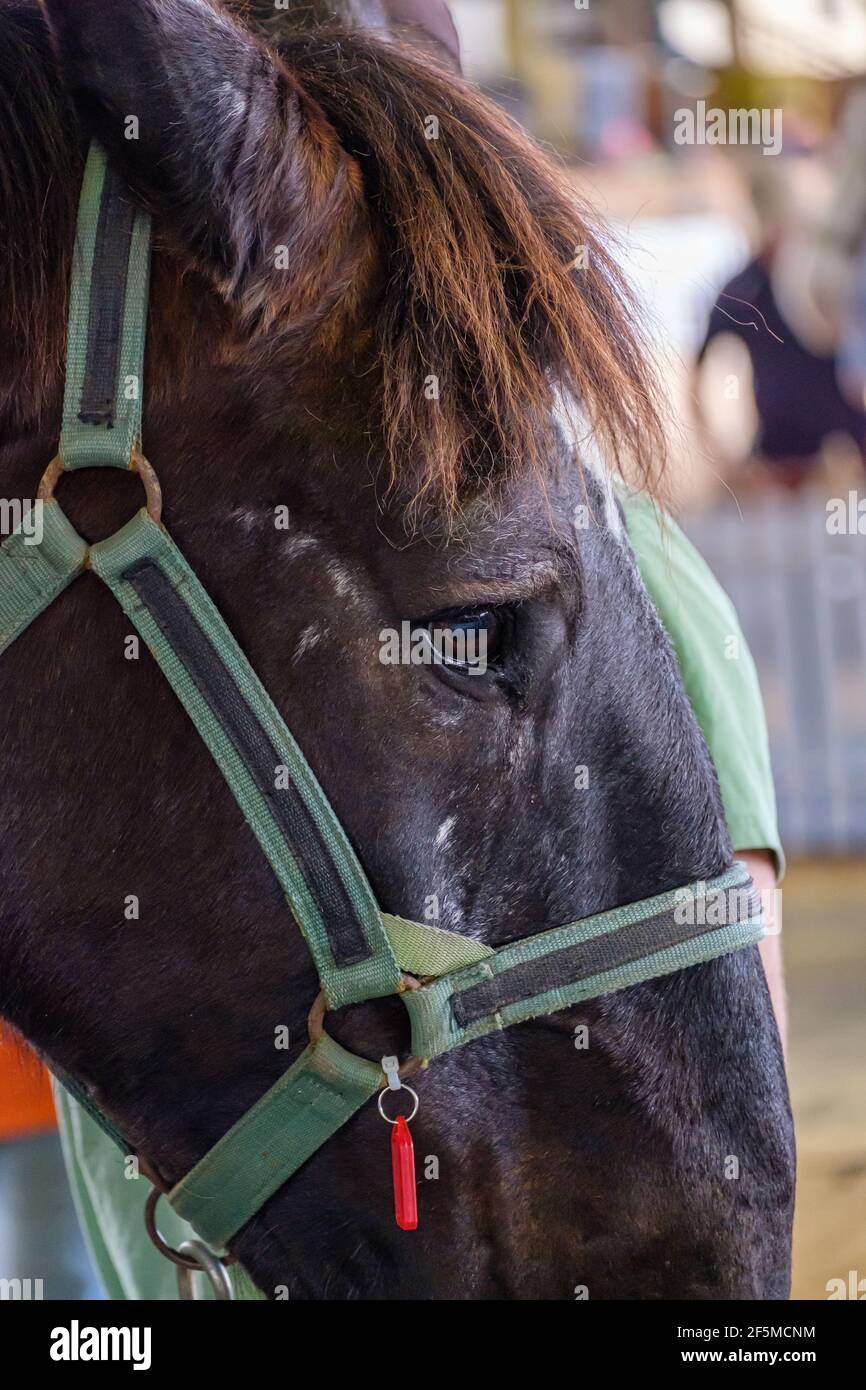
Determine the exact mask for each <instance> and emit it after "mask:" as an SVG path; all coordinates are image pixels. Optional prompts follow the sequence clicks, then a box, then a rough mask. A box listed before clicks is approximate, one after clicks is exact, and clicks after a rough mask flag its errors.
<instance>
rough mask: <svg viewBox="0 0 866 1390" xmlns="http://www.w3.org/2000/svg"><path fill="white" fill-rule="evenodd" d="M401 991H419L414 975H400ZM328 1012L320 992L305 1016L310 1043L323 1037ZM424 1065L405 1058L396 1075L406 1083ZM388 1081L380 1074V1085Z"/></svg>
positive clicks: (323, 994)
mask: <svg viewBox="0 0 866 1390" xmlns="http://www.w3.org/2000/svg"><path fill="white" fill-rule="evenodd" d="M402 983H403V991H404V992H405V991H406V990H412V989H420V988H421V982H420V980H416V979H415V976H414V975H406V974H403V975H402ZM327 1012H328V1001H327V999H326V998H325V991H324V990H320V992H319V993H318V994H317V995H316V997H315V999H314V1000H313V1007H312V1008H311V1009H310V1012H309V1014H308V1015H307V1033H308V1035H309V1039H310V1042H311V1043H317V1042H320V1041H321V1039H322V1038H323V1037H324V1036H325V1014H326V1013H327ZM423 1065H424V1059H423V1057H407V1058H406V1061H405V1062H404V1063H403V1065H402V1066H401V1067H400V1069H399V1071H398V1072H397V1075H398V1076H399V1078H400V1080H401V1081H408V1080H409V1078H410V1077H412V1076H416V1075H417V1073H418V1072H419V1071H420V1070H421V1068H422V1067H423ZM387 1084H388V1080H387V1077H386V1076H385V1074H384V1072H383V1074H382V1085H383V1086H387Z"/></svg>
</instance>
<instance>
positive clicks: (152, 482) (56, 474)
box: [36, 449, 162, 526]
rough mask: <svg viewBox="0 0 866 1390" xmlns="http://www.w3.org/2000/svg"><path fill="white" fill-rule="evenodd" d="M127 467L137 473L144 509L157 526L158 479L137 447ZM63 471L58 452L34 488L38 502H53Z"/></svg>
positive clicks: (159, 497) (159, 510)
mask: <svg viewBox="0 0 866 1390" xmlns="http://www.w3.org/2000/svg"><path fill="white" fill-rule="evenodd" d="M129 467H130V469H131V471H132V472H133V473H137V474H138V476H139V477H140V478H141V481H142V483H143V484H144V497H145V509H146V511H147V514H148V516H149V517H150V518H151V520H152V521H155V522H156V524H157V526H158V525H159V524H160V521H161V519H162V488H161V487H160V485H159V479H158V478H157V476H156V474H155V472H154V471H153V468H152V467H151V465H150V464H149V463H148V461H147V459H146V458H145V457H144V454H143V453H142V452H141V450H139V449H136V450H135V451H134V453H133V455H132V458H131V459H130V463H129ZM65 472H66V464H65V463H64V462H63V459H62V458H61V457H60V455H59V454H58V455H57V457H56V458H53V459H52V460H51V462H50V463H49V465H48V467H47V468H46V470H45V472H44V473H43V475H42V480H41V482H40V484H39V487H38V488H37V490H36V500H37V501H38V502H53V500H54V489H55V487H56V486H57V483H58V480H59V479H60V477H61V476H62V475H63V474H64V473H65Z"/></svg>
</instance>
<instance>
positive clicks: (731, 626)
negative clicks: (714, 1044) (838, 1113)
mask: <svg viewBox="0 0 866 1390" xmlns="http://www.w3.org/2000/svg"><path fill="white" fill-rule="evenodd" d="M623 506H624V511H625V517H626V525H627V528H628V534H629V538H630V540H631V543H632V547H633V549H634V552H635V555H636V557H637V561H638V565H639V567H640V571H641V575H642V576H643V580H644V583H645V585H646V588H647V591H648V593H649V595H650V597H651V598H652V600H653V602H654V604H655V606H656V609H657V610H658V613H659V616H660V618H661V621H662V623H663V624H664V626H665V628H666V630H667V633H668V635H669V637H670V639H671V643H672V645H673V648H674V651H675V653H676V657H677V660H678V662H679V667H680V672H681V674H682V679H683V684H684V686H685V689H686V693H687V695H688V697H689V700H690V701H691V704H692V707H693V709H694V711H695V714H696V716H697V719H698V722H699V723H700V726H701V728H702V730H703V734H704V738H705V739H706V742H707V746H708V748H709V750H710V753H711V754H712V757H713V760H714V762H715V764H716V769H717V771H718V776H719V784H720V787H721V793H722V801H723V804H724V809H725V817H726V819H727V823H728V829H729V831H730V835H731V840H732V843H733V846H734V849H735V851H736V853H737V857H738V858H739V859H742V860H745V862H746V863H747V864H748V867H749V870H750V872H751V875H752V878H753V879H754V880H755V883H756V884H757V886H758V888H759V889H760V890H761V892H762V896H763V900H764V911H765V914H766V915H767V916H768V917H772V903H773V889H774V888H775V886H776V882H777V878H780V877H781V875H782V872H783V870H784V856H783V852H782V846H781V843H780V840H779V831H778V826H777V823H776V801H775V793H774V789H773V779H772V774H771V771H770V755H769V747H768V741H767V727H766V721H765V718H764V710H763V705H762V702H761V693H760V689H759V687H758V677H757V673H756V671H755V665H754V662H753V660H752V657H751V654H750V652H749V649H748V647H747V645H746V642H745V639H744V637H743V635H742V632H741V629H740V625H739V622H738V620H737V615H736V613H735V611H734V607H733V604H732V603H731V601H730V599H729V598H728V597H727V595H726V594H725V593H724V591H723V590H722V588H721V587H720V585H719V584H718V583H717V581H716V580H715V578H714V577H713V575H712V573H711V571H710V569H709V567H708V566H707V564H706V563H705V562H704V561H703V560H702V559H701V557H700V555H699V554H698V552H697V551H696V550H695V548H694V546H692V545H691V544H690V542H689V541H688V540H687V539H686V537H685V536H684V535H683V533H682V531H681V530H680V529H679V527H678V526H677V525H676V524H675V523H674V522H673V521H671V520H670V519H668V518H666V519H664V520H663V519H662V516H661V514H660V513H659V510H658V508H657V507H656V506H655V504H654V503H653V502H652V500H651V499H650V498H649V497H647V496H646V495H642V494H635V495H632V496H628V497H626V498H625V499H624V501H623ZM768 925H770V926H771V934H770V935H768V936H767V937H766V938H765V939H764V941H763V942H762V943H761V954H762V958H763V961H764V968H765V971H766V974H767V980H768V984H769V988H770V995H771V998H772V1000H773V1007H774V1009H775V1011H776V1017H777V1020H778V1023H779V1030H780V1033H781V1035H782V1039H783V1043H784V1038H785V1010H784V993H783V984H782V961H781V947H780V940H779V937H778V936H777V935H775V934H773V933H772V924H771V923H768ZM55 1093H56V1099H57V1109H58V1117H59V1122H60V1131H61V1139H62V1143H63V1154H64V1159H65V1162H66V1168H67V1173H68V1176H69V1180H70V1184H71V1186H72V1191H73V1196H74V1199H75V1204H76V1208H77V1211H78V1216H79V1220H80V1222H81V1225H82V1228H83V1230H84V1233H85V1237H86V1239H87V1243H88V1245H89V1247H90V1251H91V1254H92V1257H93V1261H94V1264H95V1266H96V1269H97V1271H98V1273H99V1275H100V1277H101V1279H102V1282H103V1284H104V1286H105V1289H106V1292H107V1294H108V1296H109V1298H112V1299H174V1298H176V1297H177V1285H176V1275H175V1269H174V1266H173V1265H171V1264H170V1263H169V1262H168V1261H167V1260H166V1259H164V1258H163V1256H161V1255H160V1254H159V1253H158V1252H157V1251H156V1250H155V1248H154V1247H153V1246H152V1245H151V1243H150V1240H149V1238H148V1236H147V1234H146V1232H145V1228H144V1215H143V1214H144V1203H145V1200H146V1198H147V1195H148V1192H149V1190H150V1184H149V1183H147V1182H146V1181H137V1180H134V1179H130V1178H129V1177H128V1176H127V1175H126V1174H127V1171H128V1168H127V1165H128V1164H129V1162H130V1160H129V1159H124V1157H123V1155H122V1154H120V1153H119V1151H118V1149H117V1147H116V1145H115V1144H114V1143H113V1141H112V1140H111V1139H109V1138H108V1137H107V1136H106V1135H105V1134H104V1133H103V1132H102V1130H101V1129H100V1128H99V1126H98V1125H97V1124H96V1123H95V1122H94V1121H93V1120H92V1119H91V1118H90V1116H89V1115H88V1114H87V1113H86V1112H85V1111H84V1110H83V1109H82V1108H81V1107H80V1106H79V1105H78V1104H77V1103H76V1102H75V1101H74V1100H73V1099H72V1098H71V1097H70V1096H68V1095H67V1094H66V1093H65V1092H64V1091H62V1090H61V1089H60V1088H59V1087H55ZM159 1219H160V1224H161V1229H162V1233H163V1235H164V1237H165V1239H166V1240H168V1242H169V1244H171V1245H173V1246H174V1247H175V1248H177V1246H178V1245H179V1244H180V1243H181V1242H182V1241H183V1240H187V1239H192V1238H193V1237H194V1234H195V1233H194V1232H193V1230H192V1228H191V1227H190V1226H188V1225H187V1224H186V1223H185V1222H183V1221H182V1220H181V1219H180V1217H178V1216H176V1215H175V1213H174V1212H173V1211H172V1210H171V1208H170V1207H169V1206H168V1204H167V1203H162V1204H161V1206H160V1216H159ZM233 1277H234V1276H233ZM236 1294H237V1296H238V1297H240V1298H255V1297H259V1296H260V1295H258V1294H257V1293H256V1292H255V1290H254V1289H253V1288H252V1286H251V1285H250V1284H249V1283H248V1281H244V1278H243V1276H239V1277H238V1278H236Z"/></svg>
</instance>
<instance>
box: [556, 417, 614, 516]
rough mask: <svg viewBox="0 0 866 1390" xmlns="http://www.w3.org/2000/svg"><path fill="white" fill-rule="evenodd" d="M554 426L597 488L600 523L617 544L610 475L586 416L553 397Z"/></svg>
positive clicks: (612, 486) (612, 479)
mask: <svg viewBox="0 0 866 1390" xmlns="http://www.w3.org/2000/svg"><path fill="white" fill-rule="evenodd" d="M554 415H555V417H556V422H557V424H558V425H559V427H560V429H561V430H562V431H563V433H564V434H565V437H566V439H567V440H568V441H569V443H571V444H573V445H574V447H575V449H576V450H577V455H578V458H579V459H580V462H581V463H582V464H583V466H584V468H585V469H586V471H587V472H588V473H591V474H592V476H593V478H594V479H595V481H596V482H597V483H598V485H599V487H600V488H601V493H602V496H603V498H604V520H605V524H606V526H607V529H608V530H609V531H610V532H611V534H612V535H613V536H615V537H616V539H617V540H622V539H623V528H622V517H621V516H620V512H619V507H618V506H617V504H616V497H617V489H616V484H615V481H614V477H613V474H612V473H611V471H610V468H609V467H608V465H607V463H606V462H605V460H604V457H603V456H602V452H601V450H600V449H599V447H598V441H597V439H596V437H595V431H594V430H593V428H592V426H591V424H590V422H589V420H588V418H587V415H586V412H585V411H584V410H583V408H582V407H581V406H579V405H578V404H577V402H576V401H574V400H573V399H569V398H566V397H565V396H563V395H562V393H561V392H558V393H557V398H556V406H555V408H554Z"/></svg>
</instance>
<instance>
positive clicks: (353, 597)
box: [325, 560, 364, 603]
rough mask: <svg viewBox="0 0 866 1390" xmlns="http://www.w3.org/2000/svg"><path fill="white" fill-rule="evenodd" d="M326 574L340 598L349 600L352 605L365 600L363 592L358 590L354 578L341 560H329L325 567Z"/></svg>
mask: <svg viewBox="0 0 866 1390" xmlns="http://www.w3.org/2000/svg"><path fill="white" fill-rule="evenodd" d="M325 573H326V574H327V576H328V578H329V579H330V581H331V583H332V584H333V586H334V592H335V593H336V595H337V597H338V598H347V599H349V600H350V601H351V602H352V603H360V602H361V601H362V600H363V597H364V594H363V591H362V590H361V589H359V588H358V585H357V584H356V583H355V580H354V578H353V576H352V575H351V574H350V573H349V571H348V570H347V569H346V567H345V565H342V564H340V562H339V560H329V561H328V562H327V564H326V565H325Z"/></svg>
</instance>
